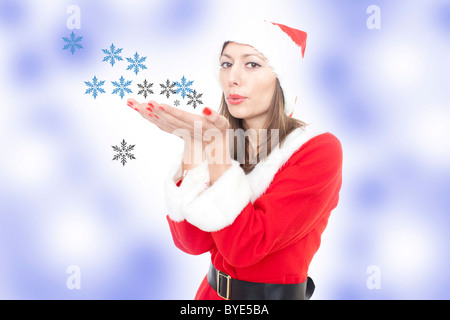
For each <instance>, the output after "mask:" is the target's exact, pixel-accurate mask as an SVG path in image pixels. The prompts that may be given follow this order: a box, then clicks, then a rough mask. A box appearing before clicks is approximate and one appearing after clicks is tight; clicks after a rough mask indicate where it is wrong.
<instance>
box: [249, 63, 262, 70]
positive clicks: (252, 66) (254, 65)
mask: <svg viewBox="0 0 450 320" xmlns="http://www.w3.org/2000/svg"><path fill="white" fill-rule="evenodd" d="M247 64H249V65H251V68H250V69H256V68H257V67H261V65H259V64H257V63H256V62H249V63H247Z"/></svg>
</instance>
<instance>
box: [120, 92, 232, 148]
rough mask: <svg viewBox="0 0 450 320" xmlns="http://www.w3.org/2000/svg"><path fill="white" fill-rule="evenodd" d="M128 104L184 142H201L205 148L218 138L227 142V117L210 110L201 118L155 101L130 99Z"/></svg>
mask: <svg viewBox="0 0 450 320" xmlns="http://www.w3.org/2000/svg"><path fill="white" fill-rule="evenodd" d="M127 104H128V106H130V107H132V108H134V109H135V110H136V111H138V112H139V113H140V114H141V116H143V117H144V118H145V119H147V120H148V121H150V122H151V123H153V124H155V125H156V126H157V127H158V128H159V129H161V130H163V131H165V132H168V133H171V134H174V135H176V136H177V137H180V138H182V139H184V140H189V141H194V140H200V141H202V143H203V145H204V146H206V145H209V144H210V143H212V142H214V141H215V139H218V138H221V139H222V141H225V140H226V130H227V129H229V128H230V123H229V121H228V120H227V119H226V118H225V117H223V116H221V115H220V114H218V113H217V112H215V111H213V110H210V109H209V108H205V109H204V110H203V116H200V115H196V114H193V113H190V112H187V111H184V110H180V109H176V108H173V107H171V106H169V105H167V104H158V103H157V102H156V101H154V100H150V101H149V102H148V103H139V102H137V101H136V100H134V99H128V101H127ZM212 137H214V139H212Z"/></svg>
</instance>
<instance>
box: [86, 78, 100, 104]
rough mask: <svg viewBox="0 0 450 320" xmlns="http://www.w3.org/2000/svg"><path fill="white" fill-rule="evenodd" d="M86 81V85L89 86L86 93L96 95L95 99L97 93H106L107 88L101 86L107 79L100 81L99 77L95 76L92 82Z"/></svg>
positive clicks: (95, 96)
mask: <svg viewBox="0 0 450 320" xmlns="http://www.w3.org/2000/svg"><path fill="white" fill-rule="evenodd" d="M84 83H86V85H87V86H88V88H87V89H86V92H85V93H84V94H88V93H89V94H91V93H92V96H93V97H94V99H96V98H97V93H98V92H100V93H105V90H103V89H102V88H101V86H103V85H104V84H105V80H102V81H100V82H98V80H97V77H96V76H94V78H92V83H91V82H90V81H85V82H84Z"/></svg>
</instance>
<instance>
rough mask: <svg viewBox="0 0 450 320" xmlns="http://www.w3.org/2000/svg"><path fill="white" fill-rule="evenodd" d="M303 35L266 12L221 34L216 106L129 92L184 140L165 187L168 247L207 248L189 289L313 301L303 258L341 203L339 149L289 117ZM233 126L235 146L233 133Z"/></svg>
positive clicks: (215, 295)
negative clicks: (206, 260)
mask: <svg viewBox="0 0 450 320" xmlns="http://www.w3.org/2000/svg"><path fill="white" fill-rule="evenodd" d="M244 31H249V32H247V33H246V32H244ZM305 43H306V33H304V32H303V31H300V30H297V29H293V28H289V27H287V26H285V25H281V24H276V23H272V22H268V21H265V20H264V21H262V22H261V23H257V24H254V25H251V26H250V25H248V26H247V27H246V28H245V30H242V29H241V30H239V32H237V33H235V34H234V35H231V36H229V37H228V38H226V39H225V41H224V42H223V43H222V46H221V49H222V50H221V52H220V57H219V59H220V60H219V65H220V71H219V72H220V76H219V78H220V83H221V87H222V90H223V95H222V102H221V106H220V110H219V112H215V111H214V110H211V109H209V108H205V109H204V110H203V115H201V116H200V115H195V114H191V113H189V112H185V111H182V110H180V109H176V108H173V107H170V106H168V105H165V104H164V105H160V104H158V103H157V102H155V101H150V102H149V103H148V105H147V104H139V103H137V102H136V101H135V100H133V99H130V100H129V102H128V104H129V106H131V107H133V108H135V109H136V110H137V111H139V112H140V113H141V115H143V116H144V117H145V118H146V119H148V120H149V121H151V122H152V123H154V124H155V125H156V126H157V127H158V128H160V129H161V130H163V131H166V132H169V133H172V134H175V135H177V136H179V137H181V138H183V139H184V140H185V148H184V151H183V153H181V154H180V157H179V158H178V159H176V161H175V163H174V165H173V167H172V168H171V170H170V172H169V175H168V178H167V180H166V183H165V192H166V200H167V206H168V209H169V213H168V215H167V221H168V223H169V227H170V231H171V233H172V236H173V240H174V243H175V245H176V246H177V247H178V248H179V249H180V250H182V251H184V252H186V253H189V254H193V255H197V254H202V253H205V252H210V254H211V265H210V269H209V272H208V274H207V275H206V276H205V278H204V279H203V282H202V283H201V285H200V287H199V289H198V291H197V294H196V296H195V299H240V300H242V299H260V300H263V299H309V297H310V296H311V294H312V291H313V290H314V284H313V282H312V281H311V279H310V278H309V277H308V267H309V264H310V262H311V260H312V258H313V256H314V254H315V253H316V251H317V250H318V248H319V245H320V238H321V234H322V233H323V231H324V229H325V227H326V225H327V222H328V218H329V216H330V213H331V211H332V210H333V209H334V208H335V207H336V206H337V204H338V199H339V191H340V188H341V183H342V158H343V156H342V148H341V144H340V142H339V140H338V139H337V138H336V137H335V136H334V135H333V134H331V133H329V132H321V131H318V130H314V129H311V128H310V127H309V124H306V123H304V122H302V121H300V120H297V119H294V118H292V117H291V116H292V112H293V109H294V104H295V102H296V100H297V99H296V96H293V94H294V93H295V89H296V88H295V81H293V80H292V79H293V77H295V74H294V76H292V77H291V76H289V74H290V73H289V72H286V71H292V72H291V73H293V72H294V71H295V70H294V69H290V68H292V66H293V65H295V63H296V61H294V60H292V61H289V57H291V56H292V57H293V59H298V60H300V48H301V49H302V50H301V53H302V55H303V54H304V49H305ZM274 48H275V49H274ZM276 48H278V50H276ZM280 50H281V54H280ZM286 60H288V61H286ZM264 129H266V130H264ZM239 130H240V131H241V132H246V133H247V132H248V134H245V136H244V138H245V141H244V144H243V145H244V148H241V149H243V150H240V149H239V146H238V145H239V141H236V140H239V137H238V136H236V134H235V135H234V136H230V134H233V132H235V131H239ZM208 132H209V133H210V134H209V135H208ZM211 132H213V134H212V135H213V136H214V138H211ZM230 137H232V138H230ZM235 138H237V139H235ZM231 148H232V149H231ZM240 151H243V154H244V157H243V159H242V157H239V152H240ZM238 159H239V160H240V161H238Z"/></svg>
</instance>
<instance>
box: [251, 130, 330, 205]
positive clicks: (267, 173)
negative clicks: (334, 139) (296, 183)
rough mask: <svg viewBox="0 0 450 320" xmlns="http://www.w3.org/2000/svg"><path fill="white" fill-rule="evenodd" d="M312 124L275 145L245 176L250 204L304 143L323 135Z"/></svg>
mask: <svg viewBox="0 0 450 320" xmlns="http://www.w3.org/2000/svg"><path fill="white" fill-rule="evenodd" d="M325 132H326V131H323V130H321V129H319V128H318V127H316V126H315V125H314V124H312V123H311V124H308V125H307V126H306V128H297V129H295V130H294V131H292V132H291V133H290V134H289V135H288V136H287V137H286V139H285V141H284V143H283V146H282V147H281V149H280V146H279V145H277V146H276V147H275V148H273V149H272V152H271V153H270V154H269V156H268V157H267V158H265V159H263V160H261V161H260V162H259V163H258V164H257V165H256V166H255V168H254V169H253V170H252V171H251V172H250V173H249V174H247V179H248V181H249V183H250V186H251V188H252V190H253V195H252V197H251V199H250V200H251V202H252V203H253V202H254V201H255V200H256V199H258V198H259V197H260V196H261V195H262V194H263V193H264V192H265V191H266V190H267V188H268V187H269V185H270V184H271V183H272V181H273V178H274V176H275V174H276V173H277V172H278V170H279V169H280V168H281V167H282V166H283V165H284V164H285V163H286V162H287V161H288V160H289V158H290V157H291V156H292V154H294V152H295V151H297V150H298V149H299V148H300V147H301V146H302V145H303V144H304V143H305V142H307V141H308V140H310V139H311V138H314V137H315V136H318V135H320V134H322V133H325Z"/></svg>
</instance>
